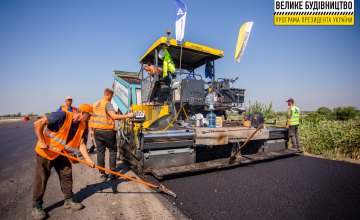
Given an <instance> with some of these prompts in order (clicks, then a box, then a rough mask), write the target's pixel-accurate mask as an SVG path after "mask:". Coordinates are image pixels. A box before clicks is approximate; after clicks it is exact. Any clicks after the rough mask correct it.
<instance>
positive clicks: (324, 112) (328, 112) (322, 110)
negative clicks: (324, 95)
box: [317, 106, 331, 115]
mask: <svg viewBox="0 0 360 220" xmlns="http://www.w3.org/2000/svg"><path fill="white" fill-rule="evenodd" d="M317 113H319V114H320V115H331V110H330V109H329V108H328V107H324V106H322V107H320V108H318V110H317Z"/></svg>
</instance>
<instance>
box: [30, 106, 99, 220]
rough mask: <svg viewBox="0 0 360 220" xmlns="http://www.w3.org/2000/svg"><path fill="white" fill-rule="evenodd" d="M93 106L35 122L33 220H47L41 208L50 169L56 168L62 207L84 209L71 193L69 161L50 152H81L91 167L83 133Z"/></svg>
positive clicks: (53, 115)
mask: <svg viewBox="0 0 360 220" xmlns="http://www.w3.org/2000/svg"><path fill="white" fill-rule="evenodd" d="M92 112H93V110H92V106H90V105H88V104H82V105H80V107H79V109H78V110H77V111H76V112H74V113H72V112H67V111H57V112H54V113H53V114H51V115H49V116H47V117H44V118H42V119H39V120H37V121H35V122H34V127H35V133H36V136H37V138H38V142H37V144H36V148H35V151H36V153H37V154H36V164H35V180H34V185H33V210H32V214H33V216H34V218H35V219H45V218H47V213H46V212H45V211H44V210H43V208H42V203H43V196H44V193H45V189H46V184H47V181H48V179H49V177H50V174H51V169H52V167H54V168H55V170H56V172H57V174H58V176H59V179H60V186H61V191H62V192H63V194H64V197H65V201H64V206H63V207H64V208H66V209H69V208H71V209H72V210H80V209H82V208H84V206H83V205H82V204H81V203H79V202H77V201H76V200H75V199H74V198H73V196H74V194H73V191H72V185H73V181H72V167H71V161H69V159H67V158H66V157H64V156H61V155H59V154H57V153H55V152H52V151H50V150H48V148H51V149H52V150H55V151H59V152H65V153H68V154H73V153H75V152H77V151H78V150H80V152H81V153H82V155H83V156H84V158H85V160H86V161H87V162H89V163H90V164H91V165H90V166H91V167H94V166H95V164H94V162H93V161H92V160H91V158H90V156H89V154H88V152H87V149H86V146H85V144H84V138H83V136H84V131H85V130H86V122H87V121H88V120H89V119H90V114H92Z"/></svg>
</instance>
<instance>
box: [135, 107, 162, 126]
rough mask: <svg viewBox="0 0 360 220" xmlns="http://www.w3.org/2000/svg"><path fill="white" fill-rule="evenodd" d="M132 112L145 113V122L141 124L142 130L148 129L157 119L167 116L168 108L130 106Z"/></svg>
mask: <svg viewBox="0 0 360 220" xmlns="http://www.w3.org/2000/svg"><path fill="white" fill-rule="evenodd" d="M131 108H132V110H133V112H134V111H143V112H145V120H146V121H145V122H144V123H143V124H142V126H143V128H148V127H149V126H150V125H151V124H152V123H154V121H156V120H157V119H159V118H161V117H163V116H165V115H168V114H169V106H168V105H161V106H151V105H132V106H131Z"/></svg>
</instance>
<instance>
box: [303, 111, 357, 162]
mask: <svg viewBox="0 0 360 220" xmlns="http://www.w3.org/2000/svg"><path fill="white" fill-rule="evenodd" d="M299 136H300V143H301V145H302V147H303V149H304V150H305V151H306V152H308V153H310V154H315V155H321V156H324V157H328V158H333V159H343V158H349V159H357V160H358V159H360V120H358V119H356V120H348V121H334V120H323V121H318V122H314V121H307V120H306V118H305V119H304V120H303V122H302V123H301V125H300V126H299Z"/></svg>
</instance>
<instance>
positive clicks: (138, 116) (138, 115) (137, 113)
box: [134, 111, 145, 119]
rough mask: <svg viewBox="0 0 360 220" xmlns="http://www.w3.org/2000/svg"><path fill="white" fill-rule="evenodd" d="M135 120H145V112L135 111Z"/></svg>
mask: <svg viewBox="0 0 360 220" xmlns="http://www.w3.org/2000/svg"><path fill="white" fill-rule="evenodd" d="M134 113H135V119H145V111H135V112H134Z"/></svg>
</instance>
